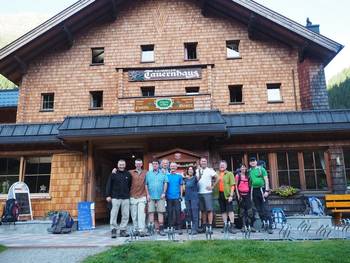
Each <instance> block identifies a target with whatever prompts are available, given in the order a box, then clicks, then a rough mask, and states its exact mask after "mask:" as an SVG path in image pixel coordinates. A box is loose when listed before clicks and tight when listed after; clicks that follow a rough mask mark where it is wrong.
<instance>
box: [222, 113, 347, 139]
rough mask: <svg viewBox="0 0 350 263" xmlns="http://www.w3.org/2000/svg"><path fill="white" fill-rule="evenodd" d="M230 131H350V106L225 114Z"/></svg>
mask: <svg viewBox="0 0 350 263" xmlns="http://www.w3.org/2000/svg"><path fill="white" fill-rule="evenodd" d="M223 117H224V119H225V120H226V125H227V130H228V132H229V134H230V135H232V136H235V135H257V134H280V133H305V132H336V131H337V132H349V131H350V110H324V111H299V112H264V113H242V114H224V115H223Z"/></svg>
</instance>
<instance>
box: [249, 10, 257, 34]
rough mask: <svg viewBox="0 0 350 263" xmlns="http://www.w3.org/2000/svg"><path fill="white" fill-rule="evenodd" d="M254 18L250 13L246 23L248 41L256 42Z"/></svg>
mask: <svg viewBox="0 0 350 263" xmlns="http://www.w3.org/2000/svg"><path fill="white" fill-rule="evenodd" d="M256 21H257V19H256V16H255V15H254V14H253V13H251V14H250V16H249V21H248V37H249V39H250V40H256V39H257V37H256V24H257V22H256Z"/></svg>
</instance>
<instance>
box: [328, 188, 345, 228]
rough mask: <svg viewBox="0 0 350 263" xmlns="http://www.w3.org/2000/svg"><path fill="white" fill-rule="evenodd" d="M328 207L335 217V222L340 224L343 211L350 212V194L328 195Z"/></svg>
mask: <svg viewBox="0 0 350 263" xmlns="http://www.w3.org/2000/svg"><path fill="white" fill-rule="evenodd" d="M325 200H326V207H327V209H329V210H331V211H332V212H333V214H334V217H335V223H336V224H340V223H341V219H342V216H343V213H350V194H341V195H326V196H325Z"/></svg>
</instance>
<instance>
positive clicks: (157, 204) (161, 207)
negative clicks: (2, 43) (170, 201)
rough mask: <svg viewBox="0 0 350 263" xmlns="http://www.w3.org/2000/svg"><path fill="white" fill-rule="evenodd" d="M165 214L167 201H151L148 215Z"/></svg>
mask: <svg viewBox="0 0 350 263" xmlns="http://www.w3.org/2000/svg"><path fill="white" fill-rule="evenodd" d="M155 212H157V213H165V200H164V199H160V200H151V201H149V203H148V213H155Z"/></svg>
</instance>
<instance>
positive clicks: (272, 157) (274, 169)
mask: <svg viewBox="0 0 350 263" xmlns="http://www.w3.org/2000/svg"><path fill="white" fill-rule="evenodd" d="M268 156H269V163H270V182H271V186H270V188H271V189H276V188H278V185H279V183H278V164H277V154H276V153H269V155H268Z"/></svg>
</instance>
